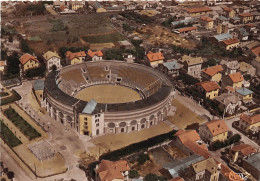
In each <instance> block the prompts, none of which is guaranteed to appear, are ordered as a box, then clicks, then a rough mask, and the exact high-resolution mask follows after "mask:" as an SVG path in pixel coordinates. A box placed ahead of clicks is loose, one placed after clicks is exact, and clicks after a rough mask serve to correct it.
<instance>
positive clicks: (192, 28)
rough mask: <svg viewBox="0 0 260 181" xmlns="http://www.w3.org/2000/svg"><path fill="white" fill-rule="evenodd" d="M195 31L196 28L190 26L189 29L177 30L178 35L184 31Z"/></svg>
mask: <svg viewBox="0 0 260 181" xmlns="http://www.w3.org/2000/svg"><path fill="white" fill-rule="evenodd" d="M196 29H197V27H195V26H191V27H185V28H180V29H178V31H179V32H180V33H183V32H186V31H192V30H196Z"/></svg>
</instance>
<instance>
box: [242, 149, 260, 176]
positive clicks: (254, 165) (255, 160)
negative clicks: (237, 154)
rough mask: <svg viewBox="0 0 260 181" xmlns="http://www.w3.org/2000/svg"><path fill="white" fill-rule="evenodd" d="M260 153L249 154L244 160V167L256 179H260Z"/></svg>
mask: <svg viewBox="0 0 260 181" xmlns="http://www.w3.org/2000/svg"><path fill="white" fill-rule="evenodd" d="M259 160H260V153H256V154H254V155H251V156H249V157H248V158H247V159H244V160H243V168H244V169H245V170H246V171H247V172H248V173H250V174H251V175H252V176H253V177H254V178H255V179H256V180H260V162H259Z"/></svg>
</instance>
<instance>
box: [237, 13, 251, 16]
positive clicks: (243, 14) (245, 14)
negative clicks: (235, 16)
mask: <svg viewBox="0 0 260 181" xmlns="http://www.w3.org/2000/svg"><path fill="white" fill-rule="evenodd" d="M239 16H242V17H248V16H253V15H252V14H251V13H241V14H239Z"/></svg>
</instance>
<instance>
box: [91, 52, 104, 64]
mask: <svg viewBox="0 0 260 181" xmlns="http://www.w3.org/2000/svg"><path fill="white" fill-rule="evenodd" d="M87 55H88V57H87V59H88V60H90V61H93V62H94V61H100V60H102V57H103V52H102V51H101V50H99V51H96V52H93V51H92V50H89V51H88V53H87Z"/></svg>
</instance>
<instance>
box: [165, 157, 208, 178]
mask: <svg viewBox="0 0 260 181" xmlns="http://www.w3.org/2000/svg"><path fill="white" fill-rule="evenodd" d="M203 159H204V157H202V156H199V155H191V156H188V157H186V158H182V159H176V160H173V161H172V162H170V163H167V164H164V165H163V169H165V170H166V171H167V172H168V173H169V174H170V175H171V176H172V177H173V178H175V177H179V176H180V175H179V173H180V171H183V170H186V169H187V168H188V167H189V166H190V165H191V164H193V163H196V162H198V161H201V160H203ZM167 172H165V173H167ZM167 175H168V174H167Z"/></svg>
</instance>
